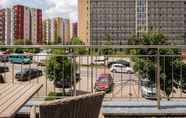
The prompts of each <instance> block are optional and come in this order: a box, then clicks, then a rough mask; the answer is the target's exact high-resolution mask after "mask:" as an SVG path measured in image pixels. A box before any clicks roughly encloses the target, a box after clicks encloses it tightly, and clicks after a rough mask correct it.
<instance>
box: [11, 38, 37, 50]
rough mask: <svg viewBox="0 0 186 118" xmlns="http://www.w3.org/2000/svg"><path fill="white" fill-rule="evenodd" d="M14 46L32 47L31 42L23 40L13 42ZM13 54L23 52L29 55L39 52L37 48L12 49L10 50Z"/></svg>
mask: <svg viewBox="0 0 186 118" xmlns="http://www.w3.org/2000/svg"><path fill="white" fill-rule="evenodd" d="M14 45H32V42H31V40H28V39H26V40H24V39H18V40H16V41H15V43H14ZM12 52H14V53H24V52H30V53H38V52H40V49H39V48H14V49H13V50H12Z"/></svg>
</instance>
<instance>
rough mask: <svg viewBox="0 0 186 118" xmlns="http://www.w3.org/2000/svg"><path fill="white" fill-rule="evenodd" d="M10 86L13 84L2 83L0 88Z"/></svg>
mask: <svg viewBox="0 0 186 118" xmlns="http://www.w3.org/2000/svg"><path fill="white" fill-rule="evenodd" d="M8 86H11V84H0V90H2V89H4V88H6V87H8Z"/></svg>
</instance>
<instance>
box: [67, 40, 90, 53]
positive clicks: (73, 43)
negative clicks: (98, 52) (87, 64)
mask: <svg viewBox="0 0 186 118" xmlns="http://www.w3.org/2000/svg"><path fill="white" fill-rule="evenodd" d="M70 45H84V43H83V42H82V41H81V39H80V38H79V37H73V38H72V39H71V42H70ZM72 51H73V52H74V53H75V54H86V53H87V49H86V48H84V47H82V48H74V49H73V50H72Z"/></svg>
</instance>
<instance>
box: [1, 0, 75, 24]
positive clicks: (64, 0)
mask: <svg viewBox="0 0 186 118" xmlns="http://www.w3.org/2000/svg"><path fill="white" fill-rule="evenodd" d="M15 4H22V5H26V6H29V7H36V8H41V9H43V15H44V17H45V18H53V17H56V16H61V17H64V18H69V19H71V20H72V21H77V11H78V10H77V0H0V7H9V6H12V5H15ZM1 5H2V6H1Z"/></svg>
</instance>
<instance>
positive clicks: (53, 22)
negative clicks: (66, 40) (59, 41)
mask: <svg viewBox="0 0 186 118" xmlns="http://www.w3.org/2000/svg"><path fill="white" fill-rule="evenodd" d="M50 28H51V42H52V43H53V42H55V20H54V19H52V20H51V24H50Z"/></svg>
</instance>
